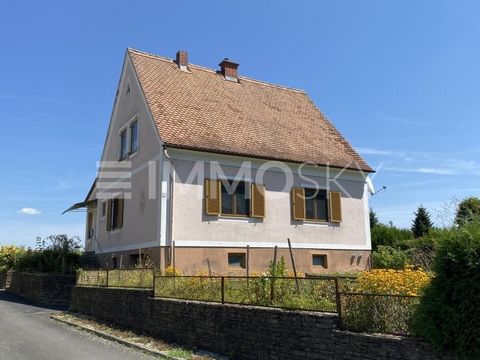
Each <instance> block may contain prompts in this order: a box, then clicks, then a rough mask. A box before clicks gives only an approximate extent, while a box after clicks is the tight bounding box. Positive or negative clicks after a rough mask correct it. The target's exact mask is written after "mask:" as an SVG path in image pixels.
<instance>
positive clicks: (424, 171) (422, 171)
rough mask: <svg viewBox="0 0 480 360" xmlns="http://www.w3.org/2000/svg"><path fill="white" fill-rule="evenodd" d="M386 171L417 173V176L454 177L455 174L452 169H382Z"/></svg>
mask: <svg viewBox="0 0 480 360" xmlns="http://www.w3.org/2000/svg"><path fill="white" fill-rule="evenodd" d="M384 169H385V170H386V171H397V172H404V173H418V174H434V175H456V174H457V172H456V171H455V170H454V169H449V168H433V167H422V168H403V167H384Z"/></svg>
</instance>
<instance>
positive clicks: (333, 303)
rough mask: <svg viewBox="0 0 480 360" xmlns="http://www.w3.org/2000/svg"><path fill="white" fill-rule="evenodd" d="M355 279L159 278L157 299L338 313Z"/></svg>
mask: <svg viewBox="0 0 480 360" xmlns="http://www.w3.org/2000/svg"><path fill="white" fill-rule="evenodd" d="M354 279H355V278H353V277H342V278H340V277H335V276H322V277H320V276H319V277H308V278H293V277H273V276H259V277H258V276H256V277H252V276H250V277H247V276H156V277H155V283H154V294H155V297H162V298H175V299H184V300H198V301H210V302H217V303H222V304H240V305H256V306H268V307H279V308H284V309H294V310H309V311H325V312H336V311H337V310H336V309H337V295H336V294H337V293H338V292H339V291H340V290H344V291H345V290H348V289H349V288H350V287H351V283H352V282H353V280H354Z"/></svg>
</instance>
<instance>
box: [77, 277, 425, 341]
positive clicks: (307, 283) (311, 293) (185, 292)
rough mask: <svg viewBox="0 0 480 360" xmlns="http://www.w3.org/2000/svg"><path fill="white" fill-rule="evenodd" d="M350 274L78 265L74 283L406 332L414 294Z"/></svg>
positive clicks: (414, 303) (379, 330)
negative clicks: (362, 284)
mask: <svg viewBox="0 0 480 360" xmlns="http://www.w3.org/2000/svg"><path fill="white" fill-rule="evenodd" d="M355 280H356V278H355V277H349V276H317V277H306V278H294V277H273V276H256V277H252V276H250V277H247V276H174V275H171V276H168V275H160V274H159V272H158V270H154V269H129V270H81V271H79V272H78V273H77V285H79V286H98V287H114V288H115V287H121V288H140V289H153V291H154V296H155V297H158V298H174V299H183V300H195V301H208V302H215V303H221V304H238V305H253V306H266V307H276V308H283V309H291V310H305V311H322V312H336V313H338V317H339V327H340V328H341V329H343V330H349V331H356V332H359V331H361V332H371V333H372V332H373V333H386V334H397V335H409V334H410V330H409V321H410V319H411V317H412V315H413V313H414V311H415V308H416V306H417V305H418V303H419V302H420V299H421V298H420V297H419V296H410V295H390V294H373V293H363V292H357V290H358V289H357V284H356V281H355Z"/></svg>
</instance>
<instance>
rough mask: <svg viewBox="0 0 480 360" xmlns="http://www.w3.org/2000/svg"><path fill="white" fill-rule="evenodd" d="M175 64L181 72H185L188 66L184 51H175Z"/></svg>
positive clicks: (186, 54)
mask: <svg viewBox="0 0 480 360" xmlns="http://www.w3.org/2000/svg"><path fill="white" fill-rule="evenodd" d="M175 62H176V63H177V65H178V67H179V68H180V69H181V70H187V66H188V53H187V52H186V51H184V50H178V51H177V57H176V60H175Z"/></svg>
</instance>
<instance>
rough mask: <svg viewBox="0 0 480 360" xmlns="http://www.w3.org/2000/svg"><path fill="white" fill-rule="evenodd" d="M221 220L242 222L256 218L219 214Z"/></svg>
mask: <svg viewBox="0 0 480 360" xmlns="http://www.w3.org/2000/svg"><path fill="white" fill-rule="evenodd" d="M218 220H219V221H241V222H255V220H256V219H255V218H251V217H247V216H235V215H219V216H218Z"/></svg>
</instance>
